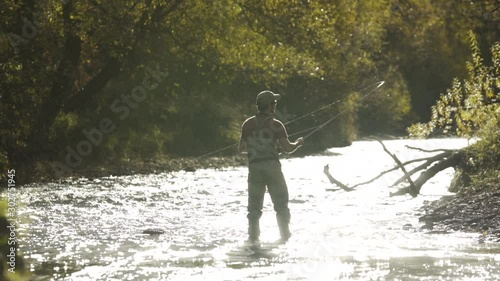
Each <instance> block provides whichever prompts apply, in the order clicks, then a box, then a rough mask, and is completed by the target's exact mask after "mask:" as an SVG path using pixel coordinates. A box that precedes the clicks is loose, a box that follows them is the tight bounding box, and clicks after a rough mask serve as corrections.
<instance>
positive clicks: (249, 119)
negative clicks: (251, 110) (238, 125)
mask: <svg viewBox="0 0 500 281" xmlns="http://www.w3.org/2000/svg"><path fill="white" fill-rule="evenodd" d="M253 119H255V115H254V116H252V117H248V118H247V119H246V120H245V121H243V126H245V124H248V123H249V122H250V121H251V120H253Z"/></svg>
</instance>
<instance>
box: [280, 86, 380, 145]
mask: <svg viewBox="0 0 500 281" xmlns="http://www.w3.org/2000/svg"><path fill="white" fill-rule="evenodd" d="M384 83H385V81H380V82H377V87H375V88H374V89H373V90H371V91H370V92H368V93H367V94H366V95H364V96H363V97H362V98H361V100H364V99H366V98H367V97H368V96H369V95H371V94H372V93H373V92H375V91H376V90H377V89H378V88H380V87H382V85H384ZM349 109H350V108H344V109H343V110H342V111H340V112H339V113H337V114H336V115H335V116H333V117H332V118H330V119H328V120H327V121H326V122H325V123H323V124H321V125H319V126H317V127H315V129H314V130H313V131H312V132H310V133H309V134H307V135H305V136H304V137H303V138H304V139H307V138H308V137H310V136H312V134H314V133H316V132H317V131H319V130H321V129H322V128H324V127H325V126H326V125H328V124H329V123H330V122H332V121H333V120H335V119H336V118H337V117H339V116H340V115H342V114H343V113H344V112H346V111H347V110H349ZM309 129H311V128H309ZM304 131H307V130H304ZM304 131H302V132H304ZM302 132H297V133H294V134H293V135H296V134H299V133H302ZM290 136H292V135H290Z"/></svg>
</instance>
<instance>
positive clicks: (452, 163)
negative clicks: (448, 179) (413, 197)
mask: <svg viewBox="0 0 500 281" xmlns="http://www.w3.org/2000/svg"><path fill="white" fill-rule="evenodd" d="M462 157H463V151H462V150H457V151H456V152H455V153H453V154H452V155H451V156H450V157H447V158H445V159H442V160H440V161H438V162H437V163H436V164H434V165H433V166H432V167H430V168H429V169H427V170H425V171H424V172H422V174H420V176H419V177H418V178H417V180H415V183H414V185H415V187H416V190H415V191H416V194H419V193H420V189H421V188H422V186H423V185H424V183H426V182H427V181H428V180H429V179H431V178H432V177H433V176H435V175H436V174H437V173H439V172H441V171H442V170H444V169H447V168H450V167H456V166H458V164H459V163H460V160H461V159H462ZM409 188H410V187H409V186H407V187H404V188H401V189H399V190H398V191H396V192H394V193H391V196H396V195H404V194H407V193H409V192H410V190H409Z"/></svg>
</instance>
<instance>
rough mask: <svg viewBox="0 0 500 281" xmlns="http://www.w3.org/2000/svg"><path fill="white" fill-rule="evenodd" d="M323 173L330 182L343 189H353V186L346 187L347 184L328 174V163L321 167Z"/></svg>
mask: <svg viewBox="0 0 500 281" xmlns="http://www.w3.org/2000/svg"><path fill="white" fill-rule="evenodd" d="M323 173H325V175H326V177H327V178H328V179H329V180H330V182H331V183H333V184H336V185H337V186H338V187H340V188H342V189H343V190H345V191H353V190H354V188H352V187H348V186H347V185H345V184H343V183H341V182H340V181H338V180H336V179H334V178H333V177H332V175H331V174H330V167H329V166H328V164H327V165H325V167H324V168H323Z"/></svg>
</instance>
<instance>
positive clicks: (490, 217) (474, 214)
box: [420, 176, 500, 243]
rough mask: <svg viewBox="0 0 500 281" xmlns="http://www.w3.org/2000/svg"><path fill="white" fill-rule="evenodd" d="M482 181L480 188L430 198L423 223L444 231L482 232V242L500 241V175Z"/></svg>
mask: <svg viewBox="0 0 500 281" xmlns="http://www.w3.org/2000/svg"><path fill="white" fill-rule="evenodd" d="M483 184H484V185H485V186H482V188H480V189H479V190H477V189H476V190H474V191H466V192H462V193H458V194H456V195H450V196H445V197H443V198H441V199H439V200H437V201H433V202H427V203H426V204H425V205H424V206H422V209H421V210H422V211H423V212H424V213H425V214H424V215H423V216H421V217H420V221H421V222H423V223H425V225H424V226H423V227H424V228H427V229H429V230H434V231H436V230H437V231H439V232H441V233H451V232H454V231H462V232H474V233H480V234H481V235H480V236H479V238H478V242H479V243H484V242H485V241H491V242H500V177H498V176H497V177H496V178H490V179H488V180H487V182H486V183H485V182H482V185H483ZM471 190H473V189H471Z"/></svg>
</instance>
